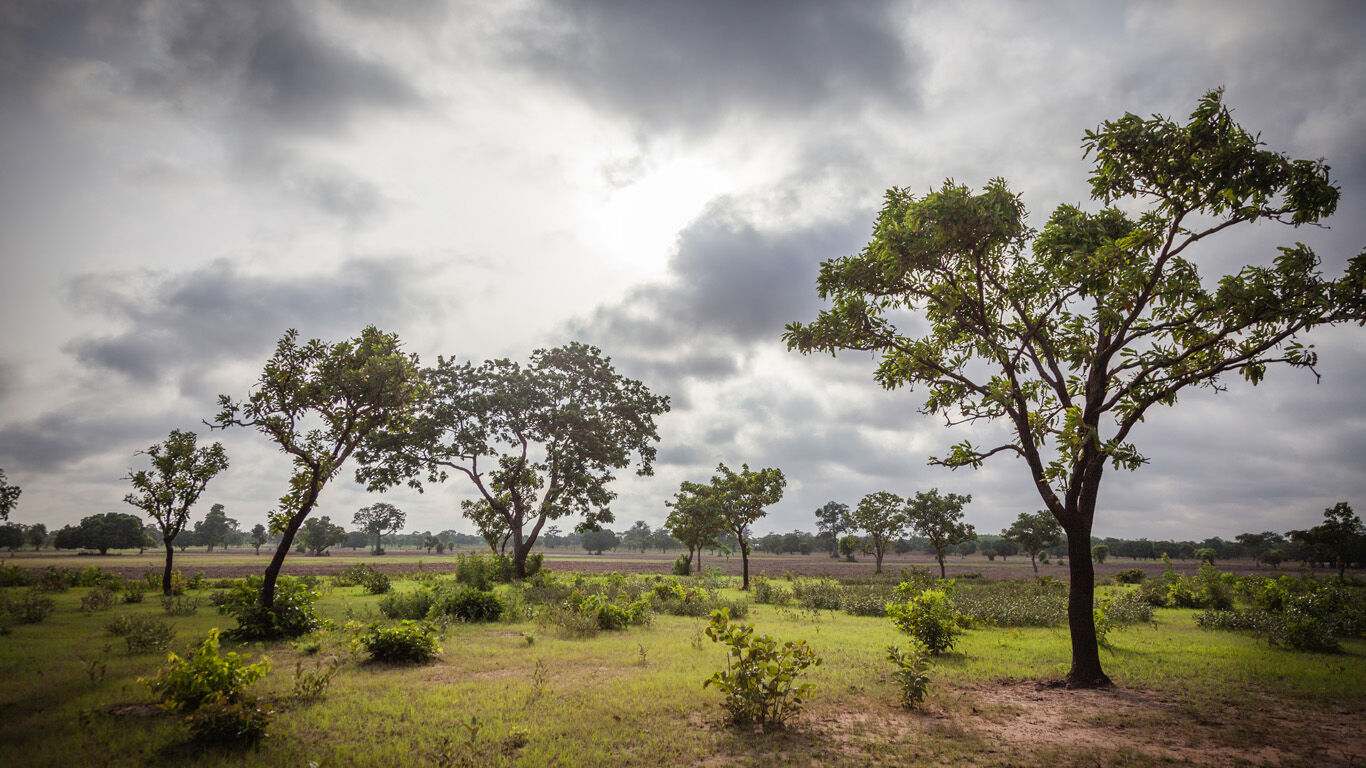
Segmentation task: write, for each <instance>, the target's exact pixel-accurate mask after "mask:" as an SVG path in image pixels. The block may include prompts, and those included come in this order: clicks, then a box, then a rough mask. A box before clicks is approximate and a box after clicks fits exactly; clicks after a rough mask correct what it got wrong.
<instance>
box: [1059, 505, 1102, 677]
mask: <svg viewBox="0 0 1366 768" xmlns="http://www.w3.org/2000/svg"><path fill="white" fill-rule="evenodd" d="M1090 529H1091V526H1090V525H1089V521H1088V522H1087V524H1084V525H1079V526H1077V527H1076V528H1075V529H1074V530H1069V531H1067V560H1068V563H1067V566H1068V569H1069V572H1070V574H1071V581H1072V583H1071V585H1070V587H1069V588H1068V594H1067V626H1068V629H1069V630H1070V633H1071V635H1072V669H1071V670H1070V671H1069V672H1068V673H1067V678H1066V683H1067V687H1068V688H1109V687H1110V686H1111V685H1113V683H1111V682H1110V678H1109V677H1106V675H1105V672H1104V670H1102V669H1101V667H1100V646H1099V644H1098V643H1097V642H1096V616H1095V602H1096V595H1095V589H1096V570H1095V566H1094V565H1092V563H1091V530H1090Z"/></svg>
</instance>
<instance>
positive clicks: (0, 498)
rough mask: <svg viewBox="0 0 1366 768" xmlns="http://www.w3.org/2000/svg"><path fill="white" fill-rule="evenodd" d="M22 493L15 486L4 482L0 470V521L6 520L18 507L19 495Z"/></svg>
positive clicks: (0, 470)
mask: <svg viewBox="0 0 1366 768" xmlns="http://www.w3.org/2000/svg"><path fill="white" fill-rule="evenodd" d="M21 493H23V491H22V490H20V489H19V486H17V485H10V484H9V483H7V482H5V470H3V469H0V520H8V519H9V513H10V512H13V511H14V508H15V507H17V506H18V505H19V494H21Z"/></svg>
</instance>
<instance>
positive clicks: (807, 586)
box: [792, 579, 844, 611]
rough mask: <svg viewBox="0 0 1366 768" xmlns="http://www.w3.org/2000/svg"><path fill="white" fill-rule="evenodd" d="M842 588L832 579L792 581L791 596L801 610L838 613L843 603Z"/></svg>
mask: <svg viewBox="0 0 1366 768" xmlns="http://www.w3.org/2000/svg"><path fill="white" fill-rule="evenodd" d="M843 593H844V587H843V586H842V585H841V584H840V583H839V582H838V581H835V580H834V579H794V580H793V582H792V596H793V597H794V598H795V599H796V600H797V602H798V603H800V604H801V606H802V607H803V608H810V609H812V610H816V611H838V610H839V609H840V605H841V604H842V603H843V598H844V594H843Z"/></svg>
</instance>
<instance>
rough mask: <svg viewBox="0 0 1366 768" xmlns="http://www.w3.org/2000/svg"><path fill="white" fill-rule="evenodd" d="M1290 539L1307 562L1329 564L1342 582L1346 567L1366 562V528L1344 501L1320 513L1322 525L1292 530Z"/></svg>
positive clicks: (1345, 575) (1345, 577) (1345, 574)
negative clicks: (1302, 552)
mask: <svg viewBox="0 0 1366 768" xmlns="http://www.w3.org/2000/svg"><path fill="white" fill-rule="evenodd" d="M1290 539H1291V541H1294V542H1295V543H1296V544H1299V545H1300V546H1301V547H1302V548H1303V551H1304V552H1305V555H1306V559H1312V560H1315V561H1317V562H1324V563H1332V564H1333V566H1334V567H1336V568H1337V569H1338V580H1339V581H1342V582H1344V583H1345V582H1346V581H1347V566H1348V565H1349V564H1351V563H1354V562H1355V563H1361V562H1364V561H1366V526H1363V525H1362V522H1361V518H1360V517H1357V515H1356V513H1355V512H1353V511H1352V507H1351V505H1349V504H1348V503H1347V502H1345V501H1339V502H1338V503H1337V504H1334V505H1333V506H1332V507H1329V508H1328V509H1325V510H1323V522H1322V523H1319V524H1318V525H1316V526H1314V527H1313V528H1309V529H1306V530H1302V531H1291V532H1290Z"/></svg>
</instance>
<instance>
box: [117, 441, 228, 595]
mask: <svg viewBox="0 0 1366 768" xmlns="http://www.w3.org/2000/svg"><path fill="white" fill-rule="evenodd" d="M198 441H199V438H198V436H197V435H195V433H193V432H182V431H181V430H178V429H173V430H171V434H170V435H169V436H168V437H167V438H166V440H165V441H164V442H161V443H157V444H156V445H153V446H151V447H149V448H148V449H147V450H145V451H141V453H142V454H144V455H146V456H147V458H148V459H149V460H150V461H151V463H152V468H151V469H139V470H137V471H136V472H134V471H132V470H129V472H128V475H127V479H128V481H129V482H130V483H132V485H133V492H132V493H130V494H128V495H127V496H124V497H123V500H124V501H125V502H127V503H128V504H131V505H132V506H134V507H137V508H138V509H140V510H142V511H143V512H146V513H147V514H148V515H150V516H151V517H152V519H153V520H155V521H156V525H157V531H158V533H159V534H160V537H161V543H162V546H164V547H165V549H166V562H165V565H164V567H163V568H162V571H161V591H162V593H163V594H166V595H169V594H171V565H172V560H173V559H174V557H175V544H174V542H175V540H176V537H178V536H181V535H182V533H183V532H185V524H186V523H187V522H189V519H190V508H191V507H193V506H194V504H195V502H196V501H199V497H200V495H201V494H203V493H204V489H205V488H206V487H207V486H208V484H209V481H210V480H212V479H213V477H214V476H215V475H217V474H218V473H219V472H222V471H223V470H225V469H227V468H228V455H227V452H225V451H224V450H223V444H222V443H214V444H213V445H206V446H203V447H200V446H199V445H198ZM139 531H141V528H139Z"/></svg>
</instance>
